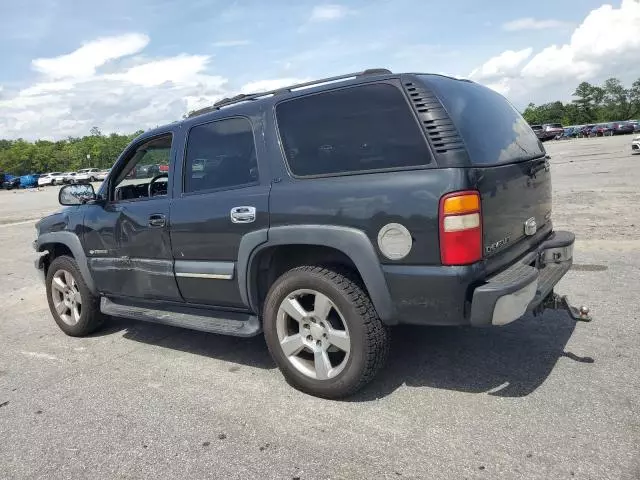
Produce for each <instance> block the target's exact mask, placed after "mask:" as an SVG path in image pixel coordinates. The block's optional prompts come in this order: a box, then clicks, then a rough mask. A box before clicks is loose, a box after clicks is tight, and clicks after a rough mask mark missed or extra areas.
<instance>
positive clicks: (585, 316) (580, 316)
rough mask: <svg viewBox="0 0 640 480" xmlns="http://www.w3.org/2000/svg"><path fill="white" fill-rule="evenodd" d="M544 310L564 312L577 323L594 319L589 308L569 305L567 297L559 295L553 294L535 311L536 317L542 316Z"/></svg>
mask: <svg viewBox="0 0 640 480" xmlns="http://www.w3.org/2000/svg"><path fill="white" fill-rule="evenodd" d="M544 310H564V311H566V312H567V313H568V314H569V316H570V317H571V318H572V319H573V320H575V321H576V322H590V321H591V320H592V317H591V316H590V315H589V308H587V307H585V306H584V305H582V306H581V307H580V308H577V307H574V306H573V305H571V304H570V303H569V299H568V298H567V296H566V295H562V296H561V295H558V294H557V293H553V292H551V293H550V294H549V295H548V296H547V298H545V299H544V300H543V301H542V303H541V304H540V305H539V306H538V308H536V310H535V311H534V314H535V315H540V314H541V313H542V312H543V311H544Z"/></svg>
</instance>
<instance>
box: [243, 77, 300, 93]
mask: <svg viewBox="0 0 640 480" xmlns="http://www.w3.org/2000/svg"><path fill="white" fill-rule="evenodd" d="M307 81H309V79H304V78H276V79H273V80H258V81H255V82H250V83H247V84H245V85H243V86H242V88H241V89H240V93H258V92H268V91H269V90H276V89H278V88H283V87H288V86H290V85H295V84H297V83H303V82H307Z"/></svg>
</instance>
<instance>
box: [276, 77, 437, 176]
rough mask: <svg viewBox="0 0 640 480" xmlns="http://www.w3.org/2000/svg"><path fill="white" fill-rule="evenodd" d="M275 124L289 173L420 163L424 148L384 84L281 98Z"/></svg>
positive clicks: (400, 101) (396, 94) (426, 156)
mask: <svg viewBox="0 0 640 480" xmlns="http://www.w3.org/2000/svg"><path fill="white" fill-rule="evenodd" d="M276 115H277V119H278V128H279V130H280V137H281V139H282V144H283V146H284V151H285V154H286V158H287V162H288V164H289V168H290V170H291V172H292V173H293V174H294V175H297V176H312V175H333V174H341V173H354V172H366V171H372V170H383V169H393V168H407V167H417V166H422V165H426V164H428V163H429V162H430V161H431V157H430V153H429V150H428V148H427V145H426V141H425V139H424V136H423V134H422V132H421V131H420V127H419V125H418V123H417V121H416V119H415V117H414V116H413V114H412V113H411V110H410V109H409V106H408V105H407V102H406V100H405V98H404V96H403V94H402V92H401V91H400V90H399V89H398V88H396V87H394V86H393V85H388V84H371V85H363V86H357V87H350V88H344V89H340V90H332V91H329V92H323V93H319V94H315V95H309V96H306V97H301V98H296V99H294V100H289V101H285V102H283V103H281V104H279V105H278V106H277V108H276Z"/></svg>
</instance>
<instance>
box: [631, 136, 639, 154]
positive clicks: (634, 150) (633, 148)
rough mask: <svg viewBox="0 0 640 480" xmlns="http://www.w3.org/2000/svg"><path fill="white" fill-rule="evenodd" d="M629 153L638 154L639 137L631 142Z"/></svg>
mask: <svg viewBox="0 0 640 480" xmlns="http://www.w3.org/2000/svg"><path fill="white" fill-rule="evenodd" d="M631 153H640V135H638V136H637V137H636V138H634V139H633V141H632V142H631Z"/></svg>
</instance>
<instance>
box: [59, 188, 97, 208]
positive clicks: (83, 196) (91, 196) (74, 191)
mask: <svg viewBox="0 0 640 480" xmlns="http://www.w3.org/2000/svg"><path fill="white" fill-rule="evenodd" d="M95 199H96V192H95V190H94V189H93V185H91V184H90V183H78V184H75V185H65V186H64V187H62V188H61V189H60V192H58V202H60V205H84V204H85V203H87V202H89V201H91V200H95Z"/></svg>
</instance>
